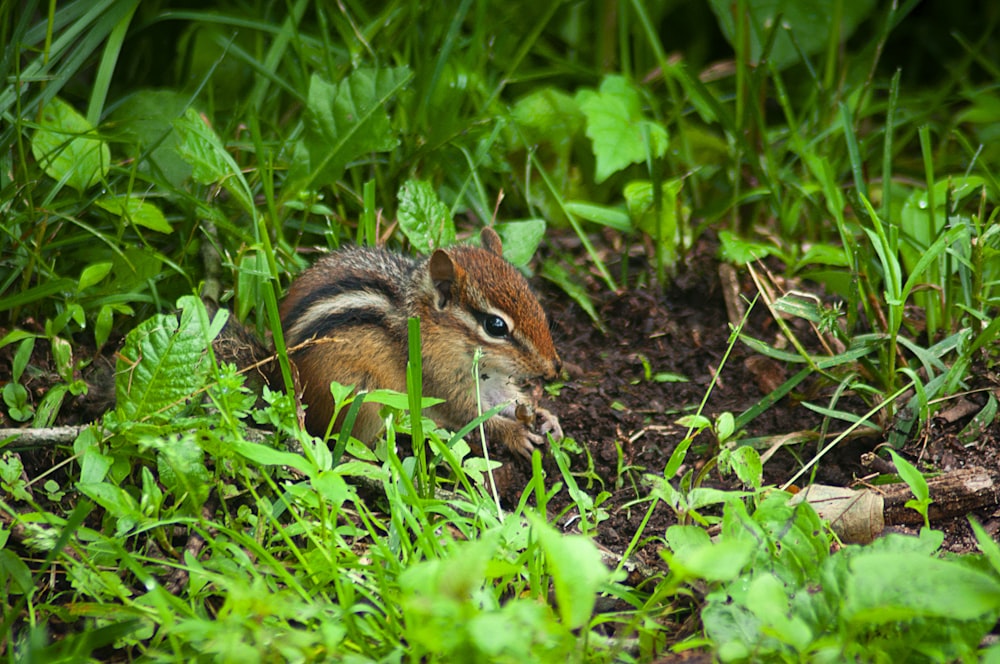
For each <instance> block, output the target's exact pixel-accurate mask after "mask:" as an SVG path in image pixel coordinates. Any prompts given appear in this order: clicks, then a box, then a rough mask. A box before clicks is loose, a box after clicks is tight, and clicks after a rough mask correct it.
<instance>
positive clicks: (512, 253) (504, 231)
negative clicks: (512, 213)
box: [496, 219, 545, 267]
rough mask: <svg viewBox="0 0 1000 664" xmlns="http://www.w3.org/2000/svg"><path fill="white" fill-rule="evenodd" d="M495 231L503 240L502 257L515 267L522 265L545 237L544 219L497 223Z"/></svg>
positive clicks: (529, 259)
mask: <svg viewBox="0 0 1000 664" xmlns="http://www.w3.org/2000/svg"><path fill="white" fill-rule="evenodd" d="M496 231H497V234H498V235H499V236H500V239H501V240H502V241H503V257H504V258H506V259H507V260H508V261H510V262H511V263H512V264H513V265H516V266H517V267H524V266H525V265H527V264H528V263H529V262H530V261H531V257H532V256H534V255H535V251H537V250H538V245H539V243H541V241H542V238H543V237H545V220H544V219H525V220H524V221H507V222H504V223H502V224H497V225H496Z"/></svg>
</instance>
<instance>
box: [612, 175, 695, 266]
mask: <svg viewBox="0 0 1000 664" xmlns="http://www.w3.org/2000/svg"><path fill="white" fill-rule="evenodd" d="M683 186H684V182H683V180H679V179H678V180H668V181H667V182H664V183H663V184H661V185H660V193H661V197H660V213H659V215H657V213H656V207H655V201H654V200H653V183H652V182H648V181H646V180H638V181H635V182H629V183H628V184H627V185H625V204H626V207H627V208H628V213H629V216H630V217H631V218H632V221H633V223H634V224H635V225H636V226H637V227H638V228H639V229H640V230H642V232H644V233H645V234H646V235H648V236H649V237H651V238H653V239H656V238H660V241H661V242H662V244H663V248H665V249H667V250H668V252H669V253H670V255H673V254H674V251H675V248H676V246H677V240H678V236H677V197H678V196H679V195H680V193H681V188H683Z"/></svg>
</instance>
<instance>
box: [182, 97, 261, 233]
mask: <svg viewBox="0 0 1000 664" xmlns="http://www.w3.org/2000/svg"><path fill="white" fill-rule="evenodd" d="M174 128H175V129H176V130H177V135H178V138H179V142H178V144H177V152H178V154H180V156H181V158H183V159H184V161H186V162H187V163H188V164H190V165H191V177H193V178H194V180H195V182H198V183H200V184H221V185H222V186H223V187H225V188H226V191H228V192H229V193H231V194H232V195H233V196H234V197H235V198H236V200H238V201H239V202H240V204H241V205H242V206H243V209H244V210H246V211H247V212H248V213H251V214H252V213H253V210H254V204H253V195H252V194H251V193H250V186H249V185H248V184H247V181H246V178H244V177H243V173H242V171H240V167H239V165H237V163H236V160H235V159H233V156H232V155H231V154H229V152H228V151H227V150H226V146H225V145H223V143H222V139H220V138H219V136H218V134H216V133H215V130H214V129H212V127H211V126H209V124H208V121H207V120H205V119H203V118H202V117H201V115H199V114H198V111H196V110H195V109H193V108H188V109H187V110H186V111H185V112H184V116H183V117H180V118H177V119H176V120H175V121H174Z"/></svg>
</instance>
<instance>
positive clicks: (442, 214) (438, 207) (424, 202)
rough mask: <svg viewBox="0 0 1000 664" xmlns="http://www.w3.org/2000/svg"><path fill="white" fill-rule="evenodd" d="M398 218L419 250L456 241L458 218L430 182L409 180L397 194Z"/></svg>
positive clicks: (439, 246)
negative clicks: (452, 215) (454, 218)
mask: <svg viewBox="0 0 1000 664" xmlns="http://www.w3.org/2000/svg"><path fill="white" fill-rule="evenodd" d="M397 198H398V199H399V209H398V210H397V211H396V218H397V219H398V220H399V227H400V228H401V229H402V230H403V234H404V235H406V238H407V239H408V240H409V241H410V244H412V245H413V246H414V247H416V248H417V250H418V251H420V253H423V254H429V253H430V252H431V250H432V249H440V248H442V247H447V246H449V245H452V244H454V243H455V221H454V220H453V219H452V218H451V215H450V214H449V213H448V206H447V205H445V204H444V203H442V202H441V199H439V198H438V195H437V192H435V191H434V187H432V186H431V184H430V183H429V182H425V181H423V180H407V181H406V182H404V183H403V186H401V187H400V188H399V193H398V194H397Z"/></svg>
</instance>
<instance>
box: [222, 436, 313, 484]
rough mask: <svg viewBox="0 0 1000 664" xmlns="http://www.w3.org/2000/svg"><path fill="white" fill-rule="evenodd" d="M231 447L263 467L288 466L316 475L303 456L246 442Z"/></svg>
mask: <svg viewBox="0 0 1000 664" xmlns="http://www.w3.org/2000/svg"><path fill="white" fill-rule="evenodd" d="M230 445H231V447H232V450H233V452H234V453H236V454H238V455H240V456H241V457H244V458H245V459H249V460H250V461H253V462H254V463H257V464H260V465H262V466H288V467H289V468H294V469H296V470H298V471H299V472H301V473H302V474H303V475H306V476H308V477H312V476H313V475H315V473H316V469H315V468H313V467H312V466H311V465H310V464H309V463H308V462H307V461H306V459H305V458H304V457H303V456H302V455H301V454H293V453H292V452H285V451H284V450H276V449H274V448H273V447H268V446H267V445H261V444H260V443H251V442H249V441H246V440H234V441H232V443H230Z"/></svg>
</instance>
